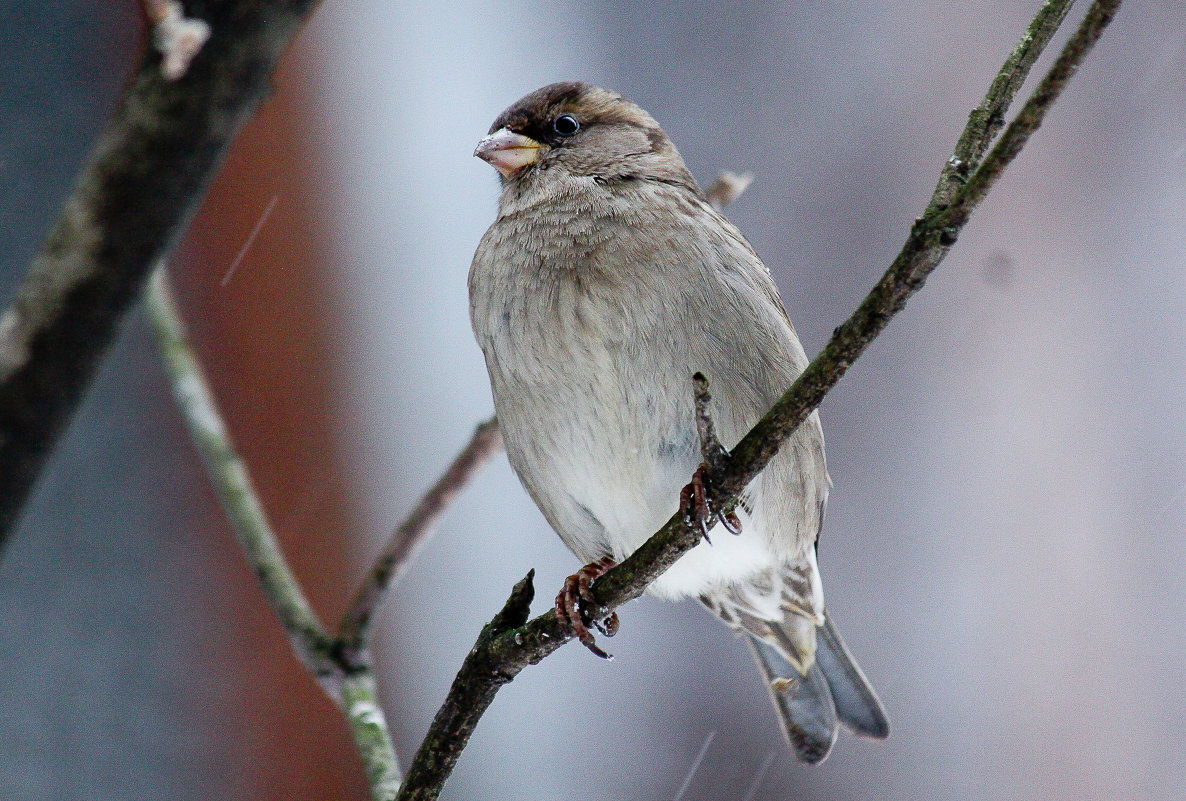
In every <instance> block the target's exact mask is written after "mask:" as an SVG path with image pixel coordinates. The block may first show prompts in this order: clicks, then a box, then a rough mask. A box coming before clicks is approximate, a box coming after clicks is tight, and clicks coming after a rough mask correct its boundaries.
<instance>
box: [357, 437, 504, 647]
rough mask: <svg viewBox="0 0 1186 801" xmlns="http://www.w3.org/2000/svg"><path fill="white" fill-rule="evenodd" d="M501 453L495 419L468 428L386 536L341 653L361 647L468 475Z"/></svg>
mask: <svg viewBox="0 0 1186 801" xmlns="http://www.w3.org/2000/svg"><path fill="white" fill-rule="evenodd" d="M501 449H502V433H501V432H500V431H499V430H498V420H497V419H495V418H493V417H491V418H490V419H489V420H487V421H486V422H484V423H482V424H481V425H479V426H478V427H477V428H476V429H475V430H474V435H473V437H472V438H471V439H470V441H469V443H468V444H467V445H466V446H465V448H463V449H462V451H461V453H459V454H458V455H457V458H456V459H454V460H453V463H452V464H451V465H449V468H448V469H447V470H446V471H445V473H444V474H443V475H442V476H441V477H440V478H439V479H438V480H437V482H436V483H435V484H434V485H433V486H432V487H431V488H430V489H429V490H428V492H426V493H425V494H424V497H422V498H421V499H420V502H419V503H417V504H416V506H415V508H414V509H412V511H411V513H410V514H409V515H408V516H407V518H406V519H405V520H404V521H403V522H402V523H400V525H399V527H397V528H396V529H395V531H394V532H393V533H392V535H391V538H390V540H388V543H387V547H386V548H384V549H383V551H382V553H380V554H379V556H378V558H377V559H376V560H375V564H374V565H373V566H372V567H371V571H370V573H369V575H368V576H367V578H366V581H365V582H363V585H362V586H361V587H359V589H358V592H357V593H356V594H355V596H354V601H353V603H351V604H350V609H349V610H348V611H347V612H346V614H345V616H344V617H343V618H342V626H341V630H340V632H339V633H338V639H339V641H340V642H341V643H342V647H343V648H344V649H346V650H347V651H351V652H358V651H361V650H363V649H364V648H365V647H366V639H367V629H368V626H369V624H370V621H371V617H372V616H373V615H374V613H375V609H376V608H377V607H378V606H379V604H381V603H382V602H383V598H384V596H385V594H386V592H387V589H388V588H389V587H390V586H391V585H392V584H393V583H394V582H395V580H396V579H397V578H398V577H399V575H400V573H401V571H402V570H403V568H404V567H405V566H406V565H407V563H408V562H409V561H410V559H411V556H412V554H413V553H414V552H415V551H416V550H417V549H418V548H419V547H420V546H421V545H422V544H423V543H425V542H426V541H427V540H428V538H429V536H431V534H432V533H433V531H435V530H436V525H437V522H438V521H439V520H440V518H441V515H443V514H444V512H445V510H446V509H447V508H448V506H449V504H450V503H451V502H452V501H453V499H454V498H455V497H456V496H457V493H459V492H460V491H461V490H462V489H463V488H464V487H465V485H466V484H468V483H469V482H470V480H471V479H472V478H473V477H474V475H475V474H476V473H477V472H478V470H480V469H481V468H482V466H483V465H485V464H486V462H488V461H489V460H490V458H491V457H492V456H494V455H495V454H496V453H498V452H499V451H500V450H501Z"/></svg>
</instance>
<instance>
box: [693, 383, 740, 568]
mask: <svg viewBox="0 0 1186 801" xmlns="http://www.w3.org/2000/svg"><path fill="white" fill-rule="evenodd" d="M692 387H693V398H694V400H695V404H696V433H697V434H699V435H700V453H701V454H702V455H703V456H704V462H703V464H701V465H700V467H698V468H696V472H695V473H693V474H692V483H690V484H688V486H686V487H684V489H683V492H681V493H680V510H681V511H682V512H683V514H684V520H685V521H686V522H687V524H688V525H689V526H692V527H694V528H698V529H700V534H701V535H702V536H703V537H704V541H705V542H707V543H708V544H709V545H711V544H712V540H710V539H709V538H708V532H709V531H710V530H711V529H712V527H713V526H715V525H716V524H717V523H720V524H721V527H722V528H724V529H725V531H728V532H729V533H730V534H733V535H734V536H736V535H738V534H740V533H741V520H740V518H738V517H737V515H736V514H734V513H733V512H728V513H726V514H721V510H720V509H714V508H712V505H711V504H710V502H709V497H710V496H711V492H710V489H711V487H712V484H713V478H714V477H715V476H719V475H720V474H721V472H723V471H724V470H725V469H726V468H727V467H728V466H729V462H730V461H732V458H733V457H732V456H730V454H729V451H728V450H727V449H726V448H725V446H724V445H722V444H721V441H720V440H719V439H718V438H717V432H716V426H715V425H713V422H712V413H711V411H710V410H709V408H708V406H709V404H710V403H711V402H712V395H711V394H709V391H708V379H707V378H705V377H704V374H703V373H696V374H695V375H693V376H692Z"/></svg>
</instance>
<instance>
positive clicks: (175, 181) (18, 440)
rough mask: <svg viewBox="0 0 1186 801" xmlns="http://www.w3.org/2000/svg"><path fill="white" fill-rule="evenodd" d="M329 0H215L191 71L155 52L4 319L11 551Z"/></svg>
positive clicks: (1, 357) (3, 517)
mask: <svg viewBox="0 0 1186 801" xmlns="http://www.w3.org/2000/svg"><path fill="white" fill-rule="evenodd" d="M315 5H316V2H315V0H208V2H206V3H204V4H203V8H204V10H205V12H206V19H205V21H206V23H207V24H208V25H209V26H210V30H211V32H212V33H211V36H210V39H209V41H207V42H206V43H205V45H204V46H203V47H202V49H201V51H200V52H199V53H198V54H197V55H196V57H195V58H194V59H193V62H192V64H190V65H189V68H188V71H186V73H185V76H184V77H182V78H180V79H179V80H175V81H174V80H170V79H168V78H167V77H165V76H164V75H163V74H162V61H161V56H160V55H159V54H158V53H156V52H155V51H153V50H149V51H146V54H145V57H144V59H143V61H142V62H141V64H140V66H139V68H138V69H137V72H136V74H135V75H134V76H133V78H132V80H131V82H130V85H129V88H128V91H127V92H126V93H125V94H124V97H123V99H122V100H121V102H120V105H119V107H118V108H117V109H116V112H115V115H114V117H113V118H112V120H111V122H109V123H108V125H107V128H106V129H105V130H104V132H103V134H102V136H101V137H100V139H99V142H98V144H97V145H96V147H95V150H94V151H93V153H92V154H91V158H90V162H89V163H88V164H87V166H86V167H85V168H84V170H83V172H82V175H81V176H80V177H79V180H78V184H77V185H76V186H75V188H74V191H73V193H72V194H71V196H70V197H69V198H68V199H67V201H66V205H65V208H64V209H63V211H62V214H61V216H60V217H59V218H58V220H57V222H56V224H55V225H54V227H53V229H52V230H51V231H50V234H49V236H48V238H47V239H46V241H45V244H44V245H43V246H42V249H41V252H40V253H39V254H38V255H37V257H36V258H35V259H34V261H33V265H32V268H31V269H30V271H29V274H28V275H27V276H26V277H25V279H24V281H23V283H22V285H21V286H20V288H19V289H18V292H17V296H16V299H15V301H14V302H13V304H12V305H11V306H10V307H9V308H8V309H7V310H6V311H5V312H4V314H3V315H0V548H2V547H3V545H4V544H5V542H6V541H7V538H8V536H9V534H10V533H11V531H12V529H13V527H14V525H15V524H16V521H17V519H18V517H19V515H20V511H21V509H22V508H23V506H24V504H25V500H26V499H27V497H28V494H29V492H30V490H31V489H32V487H33V484H34V482H35V481H36V479H37V476H38V474H39V473H40V470H41V466H42V464H43V463H44V461H45V457H46V456H47V455H48V454H49V452H50V450H51V449H52V448H53V445H54V443H55V441H56V440H57V437H58V435H59V433H60V432H61V431H62V430H63V428H64V427H65V425H66V423H67V421H68V420H69V419H70V417H71V416H72V415H73V413H74V411H75V409H76V407H77V406H78V402H79V399H80V398H81V397H82V395H83V392H84V391H85V390H86V388H87V386H88V384H89V383H90V381H91V378H92V376H93V375H94V372H95V369H96V367H97V365H98V363H99V360H100V359H101V358H102V356H103V354H104V353H105V352H106V351H107V348H108V346H109V345H110V344H111V342H112V340H113V338H114V336H115V333H116V332H117V330H118V325H119V322H120V321H121V320H122V319H123V316H124V314H125V313H126V312H127V310H128V308H129V307H130V305H131V304H132V303H133V302H134V300H135V299H136V297H137V296H138V294H139V290H140V287H141V285H142V283H143V281H144V279H145V278H146V277H147V275H148V273H149V271H150V270H151V269H152V267H153V266H154V265H155V264H156V263H157V261H159V260H160V259H162V258H163V257H165V256H166V255H167V254H168V252H169V251H170V250H171V249H172V247H173V246H174V245H175V243H176V241H177V240H178V239H179V237H180V236H181V233H182V231H183V230H184V229H185V226H186V224H187V223H188V222H189V219H190V217H192V215H193V213H194V211H195V210H196V208H197V206H198V203H199V202H200V201H201V199H202V197H203V196H204V195H205V192H206V188H207V186H208V184H209V182H210V180H211V178H212V176H213V175H214V172H215V170H216V169H217V167H218V165H219V163H220V162H221V161H222V157H223V154H224V153H225V152H226V150H227V148H228V147H229V145H230V143H231V141H232V140H233V139H234V137H235V135H236V134H237V133H238V131H239V129H240V128H241V127H242V125H243V124H244V123H245V122H246V121H247V119H248V118H249V117H250V116H251V115H252V113H253V112H254V110H255V108H256V107H257V106H258V104H259V102H260V100H261V99H262V98H263V97H264V95H265V94H266V92H267V91H268V88H269V87H268V82H269V77H270V75H271V73H272V70H273V68H274V67H275V64H276V61H277V59H278V58H279V56H280V53H281V52H282V51H283V49H284V47H285V46H286V45H287V44H288V41H289V40H290V39H291V38H292V36H293V35H294V34H295V33H296V31H297V29H298V28H299V26H300V24H301V23H302V22H303V20H304V19H305V18H306V17H307V16H308V14H309V13H310V12H311V11H312V9H313V8H314V6H315Z"/></svg>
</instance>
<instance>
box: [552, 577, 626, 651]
mask: <svg viewBox="0 0 1186 801" xmlns="http://www.w3.org/2000/svg"><path fill="white" fill-rule="evenodd" d="M616 564H617V563H616V562H614V560H613V559H610V558H609V557H608V556H606V557H604V558H602V559H599V560H598V561H596V562H591V563H589V564H587V565H585V566H584V567H582V568H581V569H580V570H578V571H577V572H575V573H573V574H572V575H571V576H569V577H568V578H566V579H565V580H564V587H563V588H562V589H561V590H560V594H559V595H557V596H556V617H558V618H559V619H560V625H561V626H563V627H564V628H565V629H566V630H567V631H569V632H570V633H571V634H572V635H573V636H575V637H576V638H577V639H578V640H580V641H581V645H583V646H585V647H586V648H588V649H589V650H590V651H592V652H593V653H594V654H595V655H597V656H599V657H601V658H602V659H613V655H612V654H609V653H606V652H605V651H604V650H602V648H601V647H600V646H598V645H597V640H596V639H595V638H594V637H593V632H591V631H589V625H590V623H591V624H592V625H593V627H594V628H596V629H597V630H598V631H600V632H601V633H602V634H604V635H605V636H606V637H612V636H614V635H615V634H617V633H618V625H619V621H618V613H617V612H611V613H610V614H609V615H607V616H605V617H602V618H597V619H594V620H592V621H590V623H586V622H585V618H586V617H587V614H586V613H585V611H584V609H583V608H582V605H587V606H595V605H596V603H597V602H596V601H595V600H594V599H593V593H592V587H593V582H594V581H596V580H597V579H599V578H601V577H602V576H604V575H605V574H606V573H607V572H609V570H610V568H612V567H614V566H615V565H616Z"/></svg>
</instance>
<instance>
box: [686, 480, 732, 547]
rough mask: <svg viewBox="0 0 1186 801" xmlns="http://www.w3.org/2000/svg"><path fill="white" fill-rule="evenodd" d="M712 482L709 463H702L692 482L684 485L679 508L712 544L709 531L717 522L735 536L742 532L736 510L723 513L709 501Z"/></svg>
mask: <svg viewBox="0 0 1186 801" xmlns="http://www.w3.org/2000/svg"><path fill="white" fill-rule="evenodd" d="M711 484H712V479H711V476H710V475H709V469H708V465H707V464H701V465H700V466H699V467H697V468H696V472H695V473H693V474H692V481H691V483H689V484H688V485H687V486H686V487H684V488H683V490H681V491H680V495H679V501H680V504H679V508H680V511H681V512H682V513H683V515H684V521H685V522H686V523H687V524H688V525H689V526H691V527H692V528H697V529H699V530H700V536H702V537H704V541H705V542H707V543H708V544H709V545H712V540H710V539H709V538H708V532H709V531H711V530H712V527H713V526H715V525H716V524H717V523H720V524H721V527H722V528H724V529H725V531H728V532H729V533H730V534H732V535H734V536H736V535H738V534H740V533H741V519H740V518H739V517H737V514H736V513H735V512H728V513H726V514H721V510H720V509H714V508H713V506H712V504H711V503H709V492H708V488H709V486H710V485H711Z"/></svg>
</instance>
